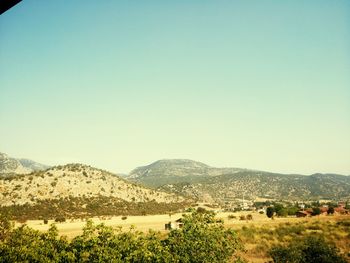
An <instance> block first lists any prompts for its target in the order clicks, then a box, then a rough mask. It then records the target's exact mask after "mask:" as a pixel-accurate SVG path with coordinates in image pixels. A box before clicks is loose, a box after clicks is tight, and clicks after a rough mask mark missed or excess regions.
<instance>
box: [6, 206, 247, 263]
mask: <svg viewBox="0 0 350 263" xmlns="http://www.w3.org/2000/svg"><path fill="white" fill-rule="evenodd" d="M214 216H215V215H214V214H213V213H209V212H201V213H198V212H194V213H192V214H189V215H184V217H183V228H182V229H177V230H173V231H171V232H170V233H169V235H168V236H166V237H164V236H161V234H160V233H159V232H153V231H150V232H148V233H146V234H145V233H142V232H139V231H136V230H135V229H133V228H130V230H129V231H127V232H122V231H121V228H117V229H114V228H112V227H107V226H105V225H103V224H100V225H94V224H93V222H92V221H88V222H87V224H86V226H85V228H84V230H83V234H82V235H80V236H77V237H75V238H74V239H73V240H72V241H70V242H69V241H67V239H66V238H64V237H58V231H57V228H56V226H55V225H51V227H50V229H49V231H48V232H47V233H42V232H39V231H37V230H33V229H31V228H29V227H27V226H21V227H19V228H16V229H14V230H12V229H11V228H9V229H8V232H7V235H6V236H3V238H2V239H1V240H0V262H45V263H46V262H118V263H119V262H140V263H141V262H162V263H170V262H179V263H180V262H214V263H215V262H226V261H228V260H229V259H231V258H232V256H233V254H234V253H235V251H236V250H237V249H239V248H241V245H240V242H239V240H238V238H237V236H236V234H235V232H234V231H233V230H230V229H225V228H224V227H223V223H222V222H220V221H219V222H218V221H217V220H216V219H215V217H214ZM5 221H8V220H7V219H6V218H4V222H5ZM4 225H8V223H6V224H4Z"/></svg>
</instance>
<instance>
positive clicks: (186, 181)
mask: <svg viewBox="0 0 350 263" xmlns="http://www.w3.org/2000/svg"><path fill="white" fill-rule="evenodd" d="M0 174H2V179H0V200H1V201H2V204H3V205H4V204H6V205H11V204H24V203H35V200H44V199H50V198H51V199H55V198H61V197H62V198H65V197H81V196H85V197H93V196H106V197H109V196H110V197H113V198H120V199H121V200H124V201H128V202H146V201H150V200H155V201H156V202H178V201H183V200H184V199H190V200H197V201H203V202H216V203H225V202H231V201H233V200H236V199H242V198H243V197H244V198H246V199H249V200H258V199H273V200H319V199H329V200H346V199H349V198H350V176H344V175H338V174H313V175H299V174H280V173H271V172H264V171H256V170H250V169H242V168H217V167H211V166H209V165H207V164H204V163H201V162H196V161H192V160H188V159H164V160H158V161H156V162H153V163H151V164H149V165H146V166H140V167H138V168H136V169H134V170H132V171H131V172H130V173H129V174H128V175H126V176H123V178H122V177H120V176H117V175H115V174H112V173H110V172H107V171H103V170H100V169H97V168H93V167H90V166H87V165H81V164H69V165H63V166H55V167H48V166H46V165H42V164H38V163H36V162H34V161H30V160H25V159H15V158H10V157H8V156H7V155H5V154H0ZM19 174H22V175H19ZM23 174H27V175H23ZM0 178H1V176H0ZM166 193H167V194H166Z"/></svg>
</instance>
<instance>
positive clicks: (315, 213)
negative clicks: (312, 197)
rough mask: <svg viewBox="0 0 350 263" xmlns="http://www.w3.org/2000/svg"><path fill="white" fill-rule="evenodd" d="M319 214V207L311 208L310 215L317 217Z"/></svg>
mask: <svg viewBox="0 0 350 263" xmlns="http://www.w3.org/2000/svg"><path fill="white" fill-rule="evenodd" d="M320 214H321V209H320V208H319V207H314V208H312V215H313V216H317V215H320Z"/></svg>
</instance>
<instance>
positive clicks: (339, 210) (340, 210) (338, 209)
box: [296, 202, 350, 217]
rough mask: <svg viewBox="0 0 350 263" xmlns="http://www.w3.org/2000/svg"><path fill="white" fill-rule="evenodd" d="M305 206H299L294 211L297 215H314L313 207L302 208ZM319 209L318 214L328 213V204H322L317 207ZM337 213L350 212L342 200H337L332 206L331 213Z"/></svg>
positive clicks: (344, 213)
mask: <svg viewBox="0 0 350 263" xmlns="http://www.w3.org/2000/svg"><path fill="white" fill-rule="evenodd" d="M304 207H305V206H301V209H302V210H300V211H298V212H297V213H296V216H297V217H308V216H312V215H314V209H313V208H307V209H305V208H304ZM319 209H320V215H328V214H330V213H329V209H330V206H328V205H322V206H321V207H319ZM333 213H334V214H339V215H347V214H350V210H349V209H346V207H345V203H344V202H339V203H338V206H337V207H333V211H332V213H331V214H333Z"/></svg>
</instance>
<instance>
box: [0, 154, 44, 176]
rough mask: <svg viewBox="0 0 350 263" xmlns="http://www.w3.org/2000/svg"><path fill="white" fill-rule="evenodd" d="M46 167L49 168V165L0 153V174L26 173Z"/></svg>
mask: <svg viewBox="0 0 350 263" xmlns="http://www.w3.org/2000/svg"><path fill="white" fill-rule="evenodd" d="M47 168H49V166H47V165H44V164H40V163H37V162H34V161H32V160H28V159H16V158H12V157H9V156H8V155H7V154H4V153H0V176H1V175H3V174H28V173H30V172H33V171H40V170H45V169H47Z"/></svg>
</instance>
